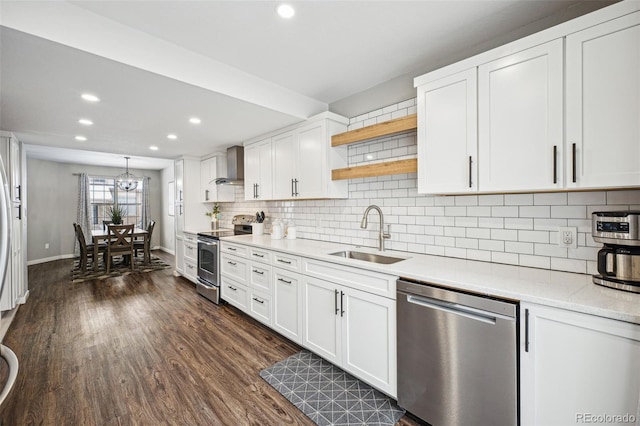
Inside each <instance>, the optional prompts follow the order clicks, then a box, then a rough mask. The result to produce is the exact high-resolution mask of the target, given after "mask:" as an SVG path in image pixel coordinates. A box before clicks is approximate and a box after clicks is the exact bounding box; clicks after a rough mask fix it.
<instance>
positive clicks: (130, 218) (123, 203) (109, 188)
mask: <svg viewBox="0 0 640 426" xmlns="http://www.w3.org/2000/svg"><path fill="white" fill-rule="evenodd" d="M142 185H143V181H142V180H140V181H139V182H138V188H136V190H135V191H129V192H127V191H120V190H118V187H117V186H116V184H115V179H114V178H104V177H96V176H90V177H89V196H90V198H91V200H90V202H91V210H92V213H93V214H92V220H93V223H92V224H91V229H102V226H103V225H102V223H103V221H110V220H111V216H110V215H109V208H110V207H112V206H118V207H120V208H122V209H123V210H124V212H125V214H124V216H123V218H122V223H124V224H129V223H133V224H134V225H136V226H137V227H139V228H141V227H142Z"/></svg>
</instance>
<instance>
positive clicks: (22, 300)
mask: <svg viewBox="0 0 640 426" xmlns="http://www.w3.org/2000/svg"><path fill="white" fill-rule="evenodd" d="M28 298H29V290H27V291H26V292H25V293H24V295H23V296H20V297H18V299H16V302H18V303H19V304H21V305H24V304H25V303H27V299H28Z"/></svg>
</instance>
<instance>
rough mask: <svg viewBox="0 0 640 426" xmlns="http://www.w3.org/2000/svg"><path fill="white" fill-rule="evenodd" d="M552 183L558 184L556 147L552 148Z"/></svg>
mask: <svg viewBox="0 0 640 426" xmlns="http://www.w3.org/2000/svg"><path fill="white" fill-rule="evenodd" d="M553 183H558V146H557V145H554V146H553Z"/></svg>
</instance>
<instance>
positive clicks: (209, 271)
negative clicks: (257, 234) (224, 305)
mask: <svg viewBox="0 0 640 426" xmlns="http://www.w3.org/2000/svg"><path fill="white" fill-rule="evenodd" d="M253 219H254V216H251V215H236V216H234V217H233V220H232V222H231V223H232V224H233V229H216V230H214V231H207V232H200V233H198V282H197V284H196V289H197V291H198V293H199V294H201V295H202V296H204V297H206V298H207V299H209V300H211V301H212V302H213V303H216V304H217V303H220V237H228V236H232V235H242V234H251V222H252V221H253Z"/></svg>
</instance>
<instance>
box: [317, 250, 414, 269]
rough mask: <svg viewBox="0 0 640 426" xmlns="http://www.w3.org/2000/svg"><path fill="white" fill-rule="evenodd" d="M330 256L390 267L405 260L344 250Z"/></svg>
mask: <svg viewBox="0 0 640 426" xmlns="http://www.w3.org/2000/svg"><path fill="white" fill-rule="evenodd" d="M329 255H330V256H339V257H345V258H347V259H356V260H364V261H365V262H373V263H382V264H384V265H390V264H392V263H396V262H400V261H401V260H405V259H403V258H401V257H391V256H385V255H382V254H375V253H366V252H362V251H353V250H342V251H338V252H335V253H329Z"/></svg>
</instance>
